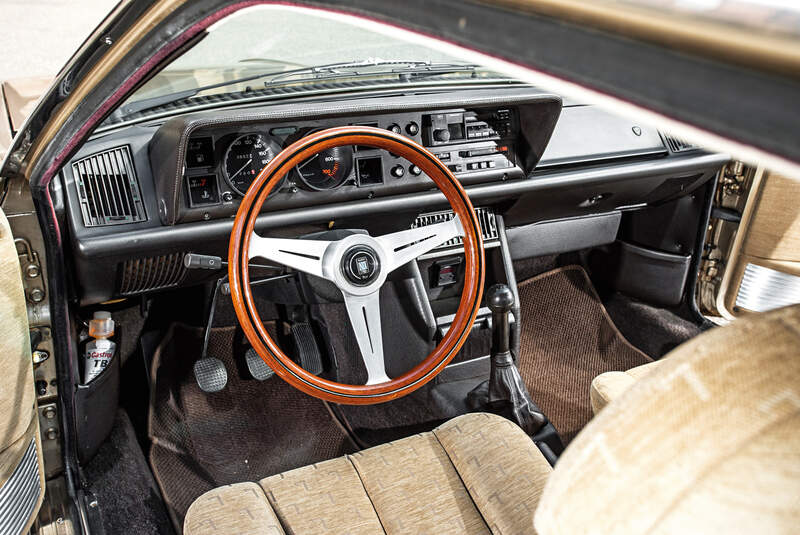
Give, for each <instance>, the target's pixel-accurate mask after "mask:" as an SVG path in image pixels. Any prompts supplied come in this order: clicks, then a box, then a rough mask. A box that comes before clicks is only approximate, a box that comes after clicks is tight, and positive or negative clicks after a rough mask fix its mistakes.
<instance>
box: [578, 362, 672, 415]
mask: <svg viewBox="0 0 800 535" xmlns="http://www.w3.org/2000/svg"><path fill="white" fill-rule="evenodd" d="M662 362H664V361H663V360H656V361H653V362H648V363H647V364H642V365H641V366H636V367H635V368H631V369H630V370H627V371H624V372H605V373H601V374H600V375H598V376H597V377H595V378H594V379H593V380H592V384H591V386H590V387H589V401H590V402H591V404H592V412H594V413H595V414H597V413H598V412H600V410H601V409H602V408H603V407H605V406H606V405H608V404H609V403H610V402H611V401H613V400H615V399H617V398H618V397H620V396H621V395H622V393H623V392H625V391H626V390H627V389H629V388H630V387H632V386H633V384H634V383H636V381H638V380H639V379H641V378H642V377H644V376H645V375H647V374H648V373H650V372H652V371H653V370H655V369H657V368H658V367H659V366H660V365H661V363H662Z"/></svg>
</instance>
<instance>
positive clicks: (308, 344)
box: [292, 322, 322, 375]
mask: <svg viewBox="0 0 800 535" xmlns="http://www.w3.org/2000/svg"><path fill="white" fill-rule="evenodd" d="M292 338H294V346H295V348H296V349H297V356H298V357H299V358H300V366H302V367H303V369H304V370H305V371H307V372H308V373H312V374H314V375H319V374H320V373H322V355H320V353H319V347H318V346H317V340H316V339H315V338H314V331H313V329H312V328H311V324H309V323H305V322H297V323H292Z"/></svg>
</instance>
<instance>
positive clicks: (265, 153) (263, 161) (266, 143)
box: [224, 134, 280, 195]
mask: <svg viewBox="0 0 800 535" xmlns="http://www.w3.org/2000/svg"><path fill="white" fill-rule="evenodd" d="M279 151H280V147H278V145H277V144H276V143H275V142H273V141H270V140H269V139H268V138H267V137H266V136H263V135H261V134H245V135H243V136H239V137H237V138H236V139H234V140H233V143H231V144H230V145H229V146H228V150H227V151H225V162H224V171H225V179H226V180H227V181H228V184H230V186H231V188H233V190H234V191H236V193H238V194H239V195H244V194H245V193H247V188H249V187H250V184H252V183H253V180H255V178H256V176H258V173H260V172H261V170H262V169H263V168H264V166H266V165H267V164H268V163H269V162H270V160H272V158H274V157H275V155H276V154H278V152H279Z"/></svg>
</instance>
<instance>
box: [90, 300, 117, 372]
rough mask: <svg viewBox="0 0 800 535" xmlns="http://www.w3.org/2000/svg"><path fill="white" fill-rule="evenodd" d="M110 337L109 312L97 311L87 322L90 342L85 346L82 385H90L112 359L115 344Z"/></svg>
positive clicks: (111, 324) (115, 348) (111, 334)
mask: <svg viewBox="0 0 800 535" xmlns="http://www.w3.org/2000/svg"><path fill="white" fill-rule="evenodd" d="M112 336H114V320H112V319H111V312H106V311H104V310H98V311H97V312H95V313H94V317H93V318H92V319H90V320H89V337H91V338H92V340H90V341H89V343H88V344H86V355H85V361H84V364H85V368H84V374H83V379H84V380H83V382H84V384H88V383H90V382H91V381H92V380H94V378H95V377H97V376H98V375H100V374H101V373H102V372H103V370H105V369H106V367H107V366H108V365H109V364H110V363H111V359H113V358H114V353H115V352H116V350H117V344H116V343H114V342H113V341H111V339H110V338H111V337H112Z"/></svg>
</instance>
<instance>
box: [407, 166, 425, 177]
mask: <svg viewBox="0 0 800 535" xmlns="http://www.w3.org/2000/svg"><path fill="white" fill-rule="evenodd" d="M408 172H409V173H411V174H412V175H414V176H419V175H421V174H422V169H420V168H419V167H417V166H416V165H411V166H410V167H409V168H408Z"/></svg>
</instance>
